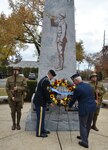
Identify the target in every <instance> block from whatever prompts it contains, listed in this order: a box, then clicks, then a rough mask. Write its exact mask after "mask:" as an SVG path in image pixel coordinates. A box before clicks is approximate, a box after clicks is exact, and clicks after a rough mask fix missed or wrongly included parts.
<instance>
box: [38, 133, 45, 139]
mask: <svg viewBox="0 0 108 150" xmlns="http://www.w3.org/2000/svg"><path fill="white" fill-rule="evenodd" d="M36 136H37V137H42V138H45V137H48V135H47V134H45V133H42V134H40V135H36Z"/></svg>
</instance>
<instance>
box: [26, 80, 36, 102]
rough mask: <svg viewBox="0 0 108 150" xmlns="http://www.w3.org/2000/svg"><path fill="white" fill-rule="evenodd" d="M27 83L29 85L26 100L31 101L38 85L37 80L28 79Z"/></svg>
mask: <svg viewBox="0 0 108 150" xmlns="http://www.w3.org/2000/svg"><path fill="white" fill-rule="evenodd" d="M27 85H28V88H27V89H28V90H27V96H26V98H25V100H24V101H26V102H31V98H32V95H33V93H34V92H35V89H36V86H37V81H36V80H28V81H27Z"/></svg>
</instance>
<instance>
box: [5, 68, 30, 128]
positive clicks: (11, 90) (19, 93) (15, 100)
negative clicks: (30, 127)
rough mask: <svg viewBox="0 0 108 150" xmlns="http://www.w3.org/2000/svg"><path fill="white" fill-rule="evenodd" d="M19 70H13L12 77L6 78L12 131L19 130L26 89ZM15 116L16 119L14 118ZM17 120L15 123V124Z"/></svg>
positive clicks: (23, 78)
mask: <svg viewBox="0 0 108 150" xmlns="http://www.w3.org/2000/svg"><path fill="white" fill-rule="evenodd" d="M19 71H20V68H19V67H15V68H13V75H12V76H10V77H8V78H7V82H6V92H7V94H8V102H9V106H10V108H11V117H12V122H13V126H12V130H15V129H16V128H17V130H20V129H21V127H20V119H21V109H22V107H23V96H24V92H25V91H26V88H27V82H26V79H25V77H22V76H20V75H19ZM16 115H17V117H16ZM16 118H17V123H16Z"/></svg>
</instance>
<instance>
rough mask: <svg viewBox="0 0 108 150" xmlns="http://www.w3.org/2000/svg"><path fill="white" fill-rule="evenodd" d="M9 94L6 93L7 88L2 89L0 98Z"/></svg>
mask: <svg viewBox="0 0 108 150" xmlns="http://www.w3.org/2000/svg"><path fill="white" fill-rule="evenodd" d="M6 95H7V93H6V90H5V88H0V96H6Z"/></svg>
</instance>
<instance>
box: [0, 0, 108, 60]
mask: <svg viewBox="0 0 108 150" xmlns="http://www.w3.org/2000/svg"><path fill="white" fill-rule="evenodd" d="M52 1H53V0H52ZM2 11H3V12H5V13H6V14H9V13H10V10H9V6H8V0H0V12H2ZM75 30H76V39H77V41H79V40H82V41H83V42H84V48H85V52H86V53H94V52H99V51H100V50H101V49H102V45H103V33H104V30H106V44H108V0H75ZM33 51H34V47H33V48H32V52H30V53H29V55H28V51H25V52H24V54H23V56H24V55H25V56H26V57H23V58H24V59H25V60H30V59H32V60H33V59H35V58H33V57H32V55H33Z"/></svg>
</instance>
